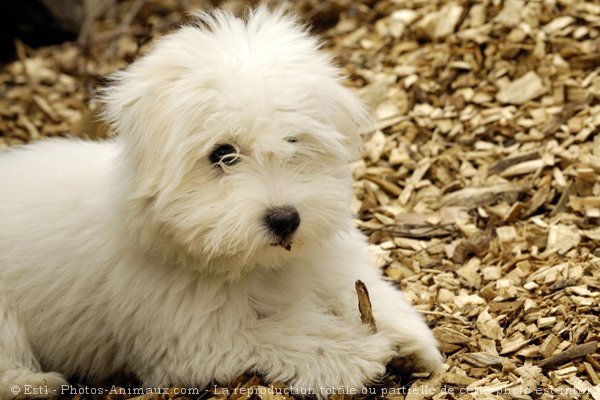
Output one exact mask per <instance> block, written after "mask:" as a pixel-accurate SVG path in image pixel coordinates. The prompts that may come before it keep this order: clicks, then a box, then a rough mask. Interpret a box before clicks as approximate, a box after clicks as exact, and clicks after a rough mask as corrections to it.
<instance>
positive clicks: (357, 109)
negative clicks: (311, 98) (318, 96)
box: [326, 83, 375, 159]
mask: <svg viewBox="0 0 600 400" xmlns="http://www.w3.org/2000/svg"><path fill="white" fill-rule="evenodd" d="M326 96H328V97H330V100H331V104H332V105H333V106H332V107H333V110H331V111H332V113H331V119H332V120H333V123H334V124H335V125H336V128H337V130H338V131H339V132H340V133H342V134H343V135H344V136H345V138H346V143H347V146H348V147H347V148H348V150H349V152H350V154H351V156H352V158H353V159H356V158H358V157H359V156H360V154H361V152H362V149H363V145H364V143H365V141H366V140H367V139H368V138H369V137H370V136H371V134H372V133H373V132H374V130H375V122H374V120H373V118H372V116H371V113H370V112H369V110H368V108H367V107H366V106H365V104H364V103H363V101H362V100H361V99H360V98H359V97H358V96H357V95H356V94H355V93H354V92H353V91H352V90H350V89H348V88H346V87H344V86H342V85H341V84H339V83H336V84H335V86H334V87H331V88H329V90H328V94H327V95H326Z"/></svg>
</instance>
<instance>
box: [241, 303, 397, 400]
mask: <svg viewBox="0 0 600 400" xmlns="http://www.w3.org/2000/svg"><path fill="white" fill-rule="evenodd" d="M251 330H252V333H253V335H255V340H256V352H255V360H254V362H253V364H254V370H255V371H256V372H259V373H262V374H263V375H264V376H265V377H266V378H267V380H269V381H281V382H285V383H287V384H289V385H290V386H292V387H293V389H295V390H297V393H298V394H301V395H302V394H314V395H316V396H317V397H326V396H327V395H328V394H331V392H332V391H334V390H340V391H343V392H346V393H348V392H349V393H351V394H352V392H353V391H354V393H355V394H357V393H358V392H357V391H358V390H360V389H361V388H363V387H364V386H365V385H366V384H369V383H372V382H373V381H375V380H377V379H378V378H379V377H380V376H381V375H382V374H383V373H384V372H385V366H386V364H387V363H388V362H389V361H390V360H391V359H392V357H394V355H395V354H396V352H395V346H394V344H393V343H392V341H391V338H390V337H389V336H388V335H385V334H383V333H379V334H372V333H371V332H370V330H369V328H368V327H366V326H364V325H362V324H361V323H360V321H359V320H357V321H355V322H353V323H349V322H348V321H347V320H345V319H344V318H342V317H340V316H336V315H333V314H332V313H331V312H330V310H328V309H327V308H326V307H324V306H323V304H322V303H321V302H320V300H315V299H312V298H306V299H304V300H302V301H300V302H298V303H296V304H295V305H293V306H292V307H291V308H290V309H287V310H285V312H283V311H282V312H280V313H277V314H274V315H271V316H268V317H265V318H263V319H259V320H257V321H256V322H255V324H254V325H253V326H252V327H251Z"/></svg>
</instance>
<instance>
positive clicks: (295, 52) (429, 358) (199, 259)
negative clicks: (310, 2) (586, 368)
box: [0, 7, 441, 399]
mask: <svg viewBox="0 0 600 400" xmlns="http://www.w3.org/2000/svg"><path fill="white" fill-rule="evenodd" d="M318 48H319V43H318V42H317V40H316V39H314V38H313V37H311V36H310V35H309V34H307V32H306V30H305V29H304V28H303V27H301V26H299V25H298V23H297V22H296V20H295V19H294V18H293V17H291V16H289V15H287V14H286V13H285V12H282V11H274V12H269V11H267V10H266V8H263V7H260V8H257V9H256V10H254V11H253V12H251V13H250V14H249V15H248V17H247V19H239V18H236V17H234V16H232V15H230V14H228V13H226V12H223V11H215V12H213V13H210V14H199V15H198V22H197V25H195V26H187V27H183V28H181V29H180V30H178V31H177V32H175V33H173V34H171V35H168V36H166V37H164V38H163V39H161V40H160V41H159V42H158V43H157V44H156V46H155V48H154V49H153V51H151V52H150V53H149V54H148V55H146V56H144V57H142V58H141V59H140V60H138V61H137V62H135V63H134V64H132V65H131V66H130V67H128V68H127V69H126V70H124V71H122V72H119V73H117V74H116V75H115V76H114V77H113V82H112V84H111V85H110V86H109V87H108V88H107V89H106V90H104V91H103V93H102V97H103V100H104V101H105V103H106V105H107V111H106V117H107V119H108V120H109V121H110V123H111V124H112V126H113V127H114V128H115V129H116V130H117V131H118V133H119V136H118V138H117V139H115V140H113V141H106V142H89V141H81V140H75V139H57V140H48V141H42V142H39V143H36V144H33V145H28V146H23V147H19V148H15V149H10V150H8V151H5V152H3V153H2V154H0V398H1V399H5V398H11V397H14V393H13V392H11V388H12V386H13V385H20V386H24V385H34V386H35V385H48V388H49V391H48V392H47V393H48V394H44V393H42V394H41V395H39V396H40V397H47V396H52V395H53V394H56V393H57V392H56V390H58V391H59V392H60V387H61V385H62V384H66V380H65V378H69V377H72V376H78V377H80V378H84V379H87V380H88V381H90V382H101V381H103V380H106V379H110V377H112V376H113V375H115V374H117V373H127V374H132V375H134V376H136V377H138V378H139V379H140V380H141V381H142V382H143V384H144V385H145V386H163V385H182V386H193V387H203V386H205V385H208V384H210V383H211V382H220V383H227V382H229V381H230V380H232V379H234V378H235V377H237V376H238V375H239V374H240V373H242V372H244V371H256V372H259V373H261V374H264V376H265V377H266V379H267V380H269V381H283V382H285V383H288V384H289V385H292V386H294V387H296V388H304V389H307V388H312V389H314V390H315V391H316V392H317V395H319V392H320V391H321V390H322V388H325V387H333V386H336V387H346V386H347V387H350V388H361V387H363V386H364V385H365V384H368V383H369V382H372V381H374V380H376V379H377V378H378V377H380V376H381V375H382V374H383V373H384V371H385V366H386V363H387V362H388V361H390V360H391V359H392V358H394V357H404V358H406V360H407V368H416V369H426V370H431V371H436V372H437V371H439V370H440V368H441V357H440V354H439V352H438V351H437V349H436V342H435V340H434V338H433V336H432V334H431V331H430V330H429V329H428V327H427V326H426V324H425V323H424V321H423V319H422V318H421V316H420V315H419V314H418V312H416V311H415V310H414V309H413V308H412V307H411V306H410V305H409V304H408V302H407V301H406V300H405V299H404V298H403V296H402V294H401V293H400V292H399V291H398V290H397V289H395V288H394V287H393V286H392V285H391V284H390V283H388V282H385V281H384V280H383V279H382V278H381V276H380V271H379V270H378V269H377V268H375V267H374V266H373V265H372V263H371V261H370V259H369V257H368V255H367V245H366V242H365V238H364V237H363V236H362V235H361V234H360V233H359V232H358V231H357V230H356V229H355V228H354V227H353V223H352V215H351V212H350V202H351V198H352V189H351V184H352V180H351V171H350V162H351V161H352V160H353V159H354V158H355V157H356V156H357V155H358V154H359V153H358V152H359V149H360V146H361V133H364V132H365V131H366V130H367V129H369V128H370V126H371V125H370V124H371V121H370V119H369V115H368V114H367V112H366V111H365V109H364V107H363V105H362V104H361V102H360V101H359V100H358V99H357V97H356V96H355V95H354V94H353V93H352V92H351V91H349V90H348V89H346V88H344V87H343V86H342V85H341V84H340V79H339V77H338V71H337V70H336V69H335V68H334V67H333V66H332V64H331V62H330V59H329V57H328V56H327V55H325V54H324V53H323V52H321V51H319V49H318ZM224 143H226V144H231V145H233V146H235V147H236V148H237V149H238V150H239V153H240V155H239V162H238V163H237V164H235V165H233V166H229V167H227V166H224V168H220V167H218V166H215V165H212V164H211V163H210V161H209V159H208V157H209V154H210V152H211V151H212V149H214V147H215V146H216V145H219V144H224ZM287 205H291V206H293V207H295V208H296V209H297V210H298V212H299V214H300V217H301V223H300V226H299V228H298V231H297V232H296V234H295V236H294V238H293V242H292V248H291V251H290V252H288V251H286V250H285V249H284V248H282V247H277V246H273V245H272V244H273V240H274V239H273V237H272V235H271V234H270V233H269V231H268V230H267V229H266V228H265V226H264V223H263V218H264V217H263V216H264V214H265V212H266V210H267V209H269V208H271V207H274V206H287ZM357 279H361V280H363V281H364V282H365V283H366V285H367V287H368V288H369V290H370V294H371V299H372V303H373V310H374V315H375V318H376V320H377V323H378V329H379V332H378V333H376V334H371V333H370V331H369V329H368V328H367V327H365V326H364V325H363V324H362V323H361V321H360V318H359V313H358V310H357V300H356V294H355V293H354V282H355V280H357ZM22 393H23V392H21V394H20V395H19V396H22ZM33 397H35V396H33Z"/></svg>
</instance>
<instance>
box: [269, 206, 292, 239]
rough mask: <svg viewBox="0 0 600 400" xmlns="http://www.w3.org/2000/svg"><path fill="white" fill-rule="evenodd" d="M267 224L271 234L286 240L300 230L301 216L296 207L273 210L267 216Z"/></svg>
mask: <svg viewBox="0 0 600 400" xmlns="http://www.w3.org/2000/svg"><path fill="white" fill-rule="evenodd" d="M265 223H266V224H267V227H268V228H269V230H270V231H271V232H273V233H274V234H276V235H277V236H279V237H280V238H282V239H285V238H287V237H289V236H290V235H291V234H292V233H294V232H296V229H298V225H300V214H298V211H296V209H295V208H294V207H276V208H272V209H270V210H269V211H267V214H266V215H265Z"/></svg>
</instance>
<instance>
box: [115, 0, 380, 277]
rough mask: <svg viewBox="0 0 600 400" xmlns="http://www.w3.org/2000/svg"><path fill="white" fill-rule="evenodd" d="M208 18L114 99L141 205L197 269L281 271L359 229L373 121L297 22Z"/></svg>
mask: <svg viewBox="0 0 600 400" xmlns="http://www.w3.org/2000/svg"><path fill="white" fill-rule="evenodd" d="M200 18H202V19H203V20H204V23H205V26H196V27H186V28H182V29H181V30H179V31H178V32H176V33H174V34H172V35H170V36H168V37H166V38H164V39H163V40H162V41H160V42H159V43H158V45H157V46H156V48H155V49H154V50H153V51H152V52H151V53H150V54H148V55H147V56H145V57H144V58H142V59H140V60H139V61H137V62H136V63H134V64H133V65H132V66H131V67H130V68H128V69H127V70H126V71H123V72H121V73H119V74H118V75H117V76H116V83H115V85H113V86H112V87H110V88H108V89H107V90H106V91H105V93H104V100H105V101H106V103H107V116H108V118H109V120H110V121H111V122H112V123H113V125H114V126H115V127H116V129H117V130H118V132H119V134H120V135H121V138H122V141H123V143H124V145H125V151H126V154H125V157H126V158H127V159H128V161H129V163H128V164H127V165H129V167H130V169H131V172H132V176H133V182H132V185H133V188H132V189H131V190H132V192H133V193H132V196H133V197H134V198H138V199H145V200H146V204H147V206H146V207H147V210H146V211H147V212H146V214H145V215H146V217H147V218H148V219H149V220H148V221H146V222H147V224H148V226H149V227H152V228H154V229H158V230H159V231H160V232H162V233H163V234H164V235H163V236H162V237H169V238H171V240H173V241H174V243H173V244H174V245H176V246H178V247H180V248H183V249H185V251H186V252H188V253H189V254H191V255H193V256H196V257H197V258H198V259H201V260H205V262H207V263H210V261H211V260H215V262H217V263H221V264H223V265H228V266H229V267H228V268H234V269H235V268H238V267H239V269H245V268H253V267H255V266H256V265H260V266H267V267H268V266H280V265H282V264H284V262H285V260H286V259H287V258H288V257H293V256H294V255H297V254H300V253H301V252H302V251H303V249H305V248H306V247H307V246H310V245H313V244H318V243H319V242H321V241H323V240H325V239H326V238H327V237H330V236H331V235H334V234H335V233H336V232H337V231H339V230H347V229H349V228H350V225H351V223H352V218H351V212H350V200H351V197H352V190H351V175H350V162H351V161H352V159H353V158H354V157H355V156H356V155H357V154H358V149H359V148H360V145H361V141H362V140H361V133H364V132H365V131H366V130H367V129H369V128H370V123H371V121H370V119H369V116H368V114H367V113H366V112H365V110H364V108H363V106H362V104H361V102H360V101H359V100H358V99H357V98H356V96H355V95H354V94H352V93H351V92H350V91H349V90H347V89H345V88H344V87H342V86H341V85H340V83H339V82H338V77H337V71H336V69H335V68H333V67H332V66H331V64H330V61H329V59H328V57H327V56H326V55H324V54H323V53H321V52H320V51H319V50H318V43H317V42H316V40H315V39H314V38H312V37H310V36H309V35H307V34H306V33H305V31H304V30H303V29H302V28H300V27H298V25H297V24H296V22H295V21H294V19H293V18H291V17H289V16H286V15H285V14H284V13H282V12H275V13H269V12H268V11H267V10H266V9H264V8H259V9H257V10H255V11H254V12H253V13H252V14H251V15H250V16H249V17H248V20H247V21H243V20H241V19H237V18H235V17H233V16H231V15H229V14H226V13H220V12H217V13H215V14H212V15H211V16H207V15H201V16H200ZM231 266H237V267H231ZM227 272H228V273H234V272H236V271H227ZM237 272H239V271H237Z"/></svg>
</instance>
